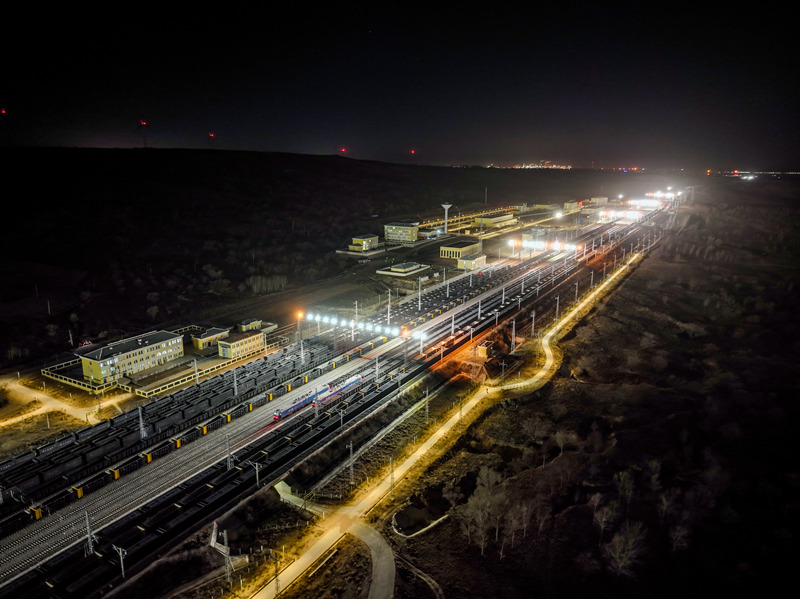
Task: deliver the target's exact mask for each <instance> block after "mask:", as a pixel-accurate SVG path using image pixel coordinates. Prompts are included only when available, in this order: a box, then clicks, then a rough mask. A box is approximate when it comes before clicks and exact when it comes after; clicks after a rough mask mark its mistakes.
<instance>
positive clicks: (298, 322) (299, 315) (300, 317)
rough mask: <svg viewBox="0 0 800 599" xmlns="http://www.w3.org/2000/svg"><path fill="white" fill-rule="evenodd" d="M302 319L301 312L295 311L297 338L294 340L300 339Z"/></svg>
mask: <svg viewBox="0 0 800 599" xmlns="http://www.w3.org/2000/svg"><path fill="white" fill-rule="evenodd" d="M301 320H303V313H302V312H298V313H297V339H296V342H297V341H299V340H300V321H301Z"/></svg>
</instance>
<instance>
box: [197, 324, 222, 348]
mask: <svg viewBox="0 0 800 599" xmlns="http://www.w3.org/2000/svg"><path fill="white" fill-rule="evenodd" d="M229 334H230V331H229V330H228V329H220V328H218V327H211V328H210V329H206V330H205V331H203V332H202V333H198V334H197V335H192V345H193V346H194V347H195V349H206V348H207V347H211V346H213V345H216V344H217V342H218V341H219V340H220V339H225V337H227V336H228V335H229Z"/></svg>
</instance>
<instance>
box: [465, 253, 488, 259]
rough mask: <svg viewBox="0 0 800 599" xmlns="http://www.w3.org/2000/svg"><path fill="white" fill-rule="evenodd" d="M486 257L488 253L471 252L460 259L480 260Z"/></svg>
mask: <svg viewBox="0 0 800 599" xmlns="http://www.w3.org/2000/svg"><path fill="white" fill-rule="evenodd" d="M481 258H486V254H470V255H469V256H461V258H459V260H480V259H481Z"/></svg>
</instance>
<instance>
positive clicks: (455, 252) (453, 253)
mask: <svg viewBox="0 0 800 599" xmlns="http://www.w3.org/2000/svg"><path fill="white" fill-rule="evenodd" d="M480 247H481V242H480V241H455V242H453V243H448V244H445V245H443V246H441V247H440V248H439V257H440V258H455V259H456V260H458V259H459V258H463V257H464V256H471V255H474V254H477V253H478V252H479V251H480Z"/></svg>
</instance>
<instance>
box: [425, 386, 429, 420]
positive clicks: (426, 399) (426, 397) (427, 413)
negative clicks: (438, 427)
mask: <svg viewBox="0 0 800 599" xmlns="http://www.w3.org/2000/svg"><path fill="white" fill-rule="evenodd" d="M428 416H429V412H428V390H427V389H425V424H428Z"/></svg>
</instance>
